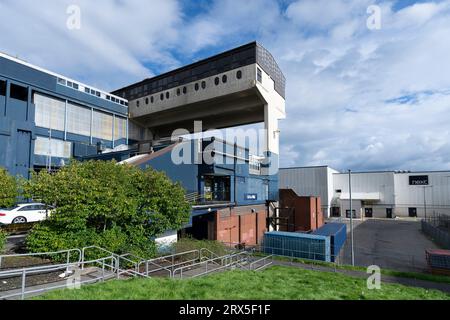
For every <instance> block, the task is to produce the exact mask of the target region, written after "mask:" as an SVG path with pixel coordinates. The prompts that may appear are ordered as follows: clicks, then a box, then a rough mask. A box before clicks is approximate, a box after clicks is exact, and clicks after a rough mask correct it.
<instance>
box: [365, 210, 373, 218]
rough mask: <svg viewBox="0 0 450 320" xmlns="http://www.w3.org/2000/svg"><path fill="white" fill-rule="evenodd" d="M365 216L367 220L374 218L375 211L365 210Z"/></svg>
mask: <svg viewBox="0 0 450 320" xmlns="http://www.w3.org/2000/svg"><path fill="white" fill-rule="evenodd" d="M364 216H365V217H366V218H372V217H373V209H372V208H365V209H364Z"/></svg>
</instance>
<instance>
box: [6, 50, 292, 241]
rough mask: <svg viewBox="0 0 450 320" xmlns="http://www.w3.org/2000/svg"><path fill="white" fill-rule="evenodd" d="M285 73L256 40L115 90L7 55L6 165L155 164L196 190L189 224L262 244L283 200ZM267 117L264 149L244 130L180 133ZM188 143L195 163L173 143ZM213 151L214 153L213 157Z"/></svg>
mask: <svg viewBox="0 0 450 320" xmlns="http://www.w3.org/2000/svg"><path fill="white" fill-rule="evenodd" d="M285 82H286V80H285V77H284V75H283V73H282V72H281V70H280V68H279V67H278V65H277V63H276V61H275V59H274V58H273V56H272V55H271V54H270V53H269V52H268V51H267V50H266V49H264V48H263V47H262V46H261V45H259V44H258V43H256V42H252V43H249V44H247V45H244V46H241V47H238V48H235V49H232V50H229V51H227V52H223V53H220V54H218V55H215V56H213V57H210V58H207V59H204V60H201V61H198V62H195V63H193V64H191V65H187V66H185V67H182V68H179V69H176V70H173V71H170V72H168V73H165V74H162V75H159V76H156V77H154V78H151V79H145V80H143V81H141V82H139V83H136V84H132V85H130V86H127V87H125V88H122V89H119V90H116V91H114V92H113V93H107V92H105V91H102V90H100V89H96V88H93V87H92V86H89V85H86V84H83V83H81V82H79V81H76V80H72V79H69V78H67V77H64V76H62V75H59V74H56V73H53V72H51V71H48V70H44V69H42V68H39V67H37V66H34V65H31V64H29V63H27V62H24V61H22V60H19V59H16V58H13V57H10V56H8V55H5V54H2V55H0V150H2V152H1V153H0V166H2V167H5V168H6V169H7V170H8V171H9V172H10V173H12V174H13V175H22V176H24V177H28V176H29V174H30V172H31V171H32V170H42V169H57V168H58V167H60V166H62V165H64V164H65V163H66V162H67V161H69V160H70V159H72V158H76V159H79V160H88V159H98V160H101V159H103V160H110V159H116V160H118V161H126V162H129V163H132V164H134V165H137V166H140V167H145V166H152V167H153V168H155V169H156V170H160V171H164V172H166V173H167V175H168V176H169V178H171V179H172V180H173V181H177V182H180V183H181V184H182V185H183V186H184V188H185V189H186V193H187V197H188V199H189V200H190V201H191V202H192V219H191V223H190V224H189V225H187V226H186V229H188V230H185V232H189V233H192V234H194V235H195V236H196V237H198V238H208V239H217V240H221V241H226V242H239V243H241V242H245V243H250V244H254V243H257V242H258V241H260V239H261V238H262V234H263V232H264V231H265V230H266V228H267V227H268V226H267V217H268V215H271V214H272V209H273V208H274V207H275V206H274V205H273V203H275V202H277V201H278V167H279V166H278V163H279V133H280V132H279V129H278V121H279V120H280V119H283V118H285V116H286V115H285ZM199 122H201V125H200V127H199V126H198V123H199ZM260 122H263V123H264V128H265V131H264V136H263V137H262V139H259V138H260V137H257V138H258V140H257V141H256V143H258V144H259V146H262V148H260V149H259V150H257V153H251V152H250V149H249V145H248V144H249V143H250V141H247V140H243V141H240V140H239V138H237V139H235V140H233V141H224V140H221V139H215V140H213V141H212V142H211V141H202V140H199V139H196V140H187V141H186V140H179V137H181V136H185V135H186V134H190V133H199V132H204V131H207V130H210V129H222V128H228V127H235V126H241V125H247V124H254V123H260ZM174 130H177V131H176V132H175V133H174ZM261 140H262V141H261ZM252 142H255V141H252ZM186 146H188V147H189V149H191V150H192V154H191V156H190V157H189V160H190V162H188V163H186V162H183V163H174V161H173V158H172V157H171V155H172V151H174V150H175V151H176V150H177V148H183V147H186ZM207 148H208V150H206V149H207ZM206 153H208V154H209V155H212V162H210V163H206V162H205V161H203V160H204V159H203V158H204V157H203V155H204V154H206ZM164 237H165V238H164V239H169V240H170V239H173V237H174V236H173V233H169V234H166V235H164Z"/></svg>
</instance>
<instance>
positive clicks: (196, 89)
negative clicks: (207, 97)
mask: <svg viewBox="0 0 450 320" xmlns="http://www.w3.org/2000/svg"><path fill="white" fill-rule="evenodd" d="M198 89H199V86H198V83H196V84H195V91H198Z"/></svg>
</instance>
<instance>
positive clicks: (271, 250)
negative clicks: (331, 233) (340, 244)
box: [263, 231, 331, 262]
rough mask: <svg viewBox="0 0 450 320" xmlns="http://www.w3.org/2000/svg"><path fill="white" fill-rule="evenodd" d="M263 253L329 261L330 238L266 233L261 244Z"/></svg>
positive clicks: (288, 233)
mask: <svg viewBox="0 0 450 320" xmlns="http://www.w3.org/2000/svg"><path fill="white" fill-rule="evenodd" d="M263 248H264V253H267V254H274V255H279V256H286V257H292V258H302V259H309V260H320V261H326V262H330V261H331V248H330V238H329V237H325V236H320V235H311V234H306V233H296V232H281V231H273V232H267V233H266V234H265V235H264V242H263Z"/></svg>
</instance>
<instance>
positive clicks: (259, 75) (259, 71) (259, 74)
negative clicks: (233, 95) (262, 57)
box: [256, 68, 262, 83]
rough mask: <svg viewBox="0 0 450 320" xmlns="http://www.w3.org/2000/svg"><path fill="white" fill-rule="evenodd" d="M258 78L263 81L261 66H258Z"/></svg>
mask: <svg viewBox="0 0 450 320" xmlns="http://www.w3.org/2000/svg"><path fill="white" fill-rule="evenodd" d="M256 80H258V82H260V83H262V71H261V69H260V68H258V71H257V75H256Z"/></svg>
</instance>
